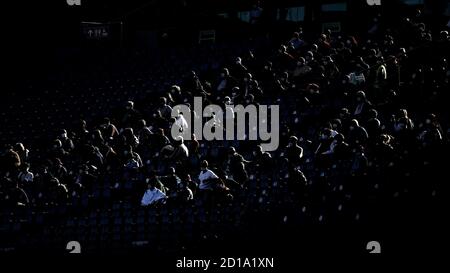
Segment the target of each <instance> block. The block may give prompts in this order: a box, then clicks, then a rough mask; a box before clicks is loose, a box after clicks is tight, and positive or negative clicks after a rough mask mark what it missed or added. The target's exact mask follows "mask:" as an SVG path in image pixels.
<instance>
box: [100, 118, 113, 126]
mask: <svg viewBox="0 0 450 273" xmlns="http://www.w3.org/2000/svg"><path fill="white" fill-rule="evenodd" d="M110 124H111V120H110V119H109V118H108V117H105V118H103V121H102V124H101V127H102V128H106V127H107V126H109V125H110Z"/></svg>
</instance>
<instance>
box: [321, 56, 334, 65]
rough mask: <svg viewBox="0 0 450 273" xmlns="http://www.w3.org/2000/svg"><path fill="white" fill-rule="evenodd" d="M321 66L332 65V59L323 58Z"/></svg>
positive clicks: (328, 57)
mask: <svg viewBox="0 0 450 273" xmlns="http://www.w3.org/2000/svg"><path fill="white" fill-rule="evenodd" d="M323 64H324V65H328V64H333V59H332V58H331V57H330V56H325V57H324V58H323Z"/></svg>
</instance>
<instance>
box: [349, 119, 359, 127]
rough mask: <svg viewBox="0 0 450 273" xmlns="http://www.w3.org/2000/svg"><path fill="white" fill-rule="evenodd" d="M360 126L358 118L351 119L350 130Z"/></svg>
mask: <svg viewBox="0 0 450 273" xmlns="http://www.w3.org/2000/svg"><path fill="white" fill-rule="evenodd" d="M358 127H359V122H358V120H357V119H352V120H351V121H350V126H349V129H350V130H354V129H355V128H358Z"/></svg>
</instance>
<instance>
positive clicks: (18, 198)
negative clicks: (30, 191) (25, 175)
mask: <svg viewBox="0 0 450 273" xmlns="http://www.w3.org/2000/svg"><path fill="white" fill-rule="evenodd" d="M2 184H4V185H6V186H5V190H4V192H3V195H4V196H3V198H4V200H5V203H6V206H7V207H22V206H28V205H29V203H30V200H29V199H28V195H27V193H26V192H25V191H24V190H23V189H22V188H21V187H19V183H18V182H17V181H14V180H12V179H6V180H5V181H3V183H2Z"/></svg>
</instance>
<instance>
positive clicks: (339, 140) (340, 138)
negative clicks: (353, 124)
mask: <svg viewBox="0 0 450 273" xmlns="http://www.w3.org/2000/svg"><path fill="white" fill-rule="evenodd" d="M344 139H345V138H344V135H343V134H337V135H335V136H334V140H336V142H337V143H342V142H344Z"/></svg>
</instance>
